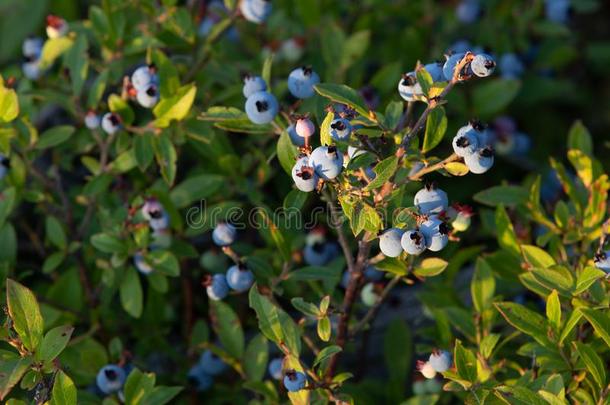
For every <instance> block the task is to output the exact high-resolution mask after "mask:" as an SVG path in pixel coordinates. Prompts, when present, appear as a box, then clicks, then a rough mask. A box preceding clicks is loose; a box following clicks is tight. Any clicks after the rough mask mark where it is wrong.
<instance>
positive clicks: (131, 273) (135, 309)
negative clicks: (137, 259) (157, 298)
mask: <svg viewBox="0 0 610 405" xmlns="http://www.w3.org/2000/svg"><path fill="white" fill-rule="evenodd" d="M119 295H120V298H121V305H122V306H123V309H124V310H125V312H127V313H128V314H129V315H131V316H133V317H134V318H139V317H140V315H142V307H143V300H144V298H143V295H142V284H141V283H140V278H139V277H138V273H137V272H136V270H135V269H134V268H133V267H131V266H128V267H126V268H125V274H124V275H123V279H122V281H121V285H120V286H119Z"/></svg>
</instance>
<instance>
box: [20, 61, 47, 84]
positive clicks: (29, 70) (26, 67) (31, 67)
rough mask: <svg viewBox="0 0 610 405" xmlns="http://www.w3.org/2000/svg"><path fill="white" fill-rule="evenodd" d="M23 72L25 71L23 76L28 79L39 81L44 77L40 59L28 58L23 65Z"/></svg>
mask: <svg viewBox="0 0 610 405" xmlns="http://www.w3.org/2000/svg"><path fill="white" fill-rule="evenodd" d="M21 70H22V71H23V75H24V76H25V77H26V79H29V80H38V79H39V78H40V76H41V75H42V70H41V69H40V59H29V58H26V61H25V62H23V64H22V65H21Z"/></svg>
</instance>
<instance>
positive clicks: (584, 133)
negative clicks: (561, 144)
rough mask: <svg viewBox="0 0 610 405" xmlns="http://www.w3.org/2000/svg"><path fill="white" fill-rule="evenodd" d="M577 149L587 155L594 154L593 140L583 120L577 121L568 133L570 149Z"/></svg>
mask: <svg viewBox="0 0 610 405" xmlns="http://www.w3.org/2000/svg"><path fill="white" fill-rule="evenodd" d="M570 149H577V150H579V151H581V152H583V153H584V154H585V155H587V156H592V155H593V140H592V139H591V134H590V133H589V130H588V129H587V128H586V127H585V126H584V125H583V123H582V121H575V122H574V124H572V127H571V128H570V132H569V133H568V150H570Z"/></svg>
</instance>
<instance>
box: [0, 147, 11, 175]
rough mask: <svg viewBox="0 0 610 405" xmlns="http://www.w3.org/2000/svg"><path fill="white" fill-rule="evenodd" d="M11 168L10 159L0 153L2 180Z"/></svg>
mask: <svg viewBox="0 0 610 405" xmlns="http://www.w3.org/2000/svg"><path fill="white" fill-rule="evenodd" d="M10 168H11V161H10V159H9V158H7V157H6V156H4V155H3V154H2V153H0V180H2V179H3V178H4V177H5V176H6V175H7V174H8V171H9V169H10Z"/></svg>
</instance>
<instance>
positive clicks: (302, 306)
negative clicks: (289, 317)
mask: <svg viewBox="0 0 610 405" xmlns="http://www.w3.org/2000/svg"><path fill="white" fill-rule="evenodd" d="M290 302H291V303H292V306H293V307H295V308H296V309H297V310H298V311H300V312H302V313H303V314H305V315H308V316H313V317H318V316H319V315H320V310H319V309H318V307H317V306H315V305H314V304H312V303H311V302H306V301H305V300H303V298H301V297H296V298H293V299H291V300H290Z"/></svg>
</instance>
